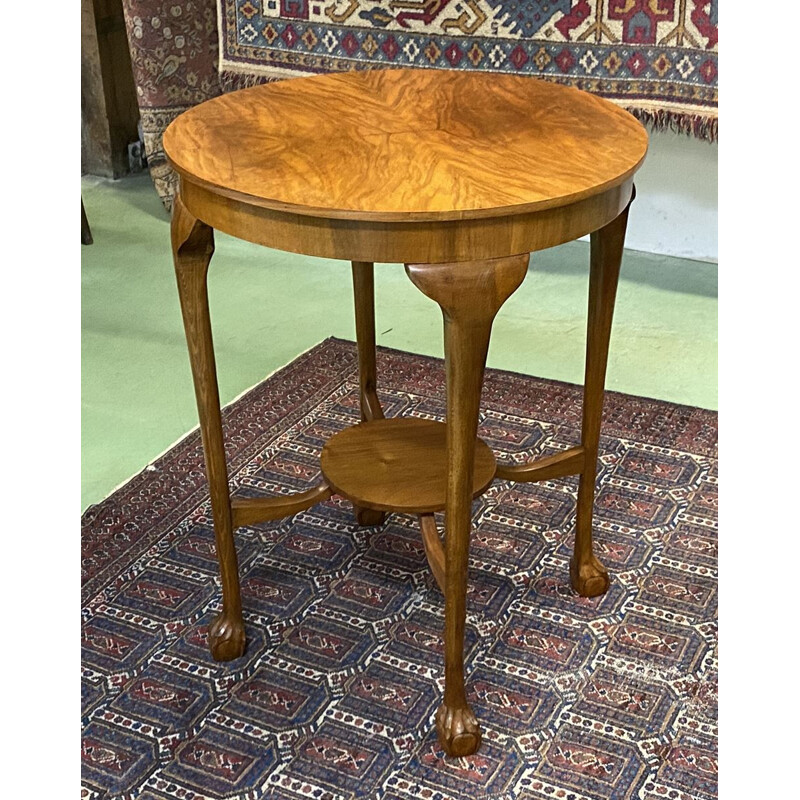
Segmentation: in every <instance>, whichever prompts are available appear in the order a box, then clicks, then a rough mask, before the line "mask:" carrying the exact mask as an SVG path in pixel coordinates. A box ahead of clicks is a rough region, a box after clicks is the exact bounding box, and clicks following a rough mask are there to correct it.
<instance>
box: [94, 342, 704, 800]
mask: <svg viewBox="0 0 800 800" xmlns="http://www.w3.org/2000/svg"><path fill="white" fill-rule="evenodd" d="M378 376H379V395H380V398H381V402H382V404H383V408H384V411H385V412H386V415H387V416H397V415H400V414H403V415H409V416H416V417H420V418H425V419H442V418H443V414H444V372H443V364H442V362H441V361H440V360H437V359H431V358H427V357H423V356H418V355H412V354H407V353H401V352H398V351H391V350H386V349H382V348H381V349H379V352H378ZM183 389H184V390H185V391H191V387H190V385H187V386H185V387H183ZM580 406H581V388H580V387H576V386H572V385H569V384H564V383H557V382H553V381H545V380H541V379H537V378H532V377H528V376H523V375H516V374H512V373H508V372H501V371H497V370H487V372H486V379H485V387H484V393H483V399H482V405H481V419H480V435H481V436H482V437H483V438H485V440H486V441H487V442H488V443H489V444H490V445H491V446H492V448H493V450H494V451H495V453H496V454H497V456H498V461H502V462H506V463H509V462H524V461H525V460H527V459H529V458H531V457H534V456H543V455H547V454H551V453H556V452H559V451H562V450H565V449H567V448H569V447H572V446H575V445H576V444H578V442H579V430H580ZM358 418H359V404H358V375H357V355H356V350H355V345H354V344H353V343H351V342H344V341H340V340H335V339H328V340H326V341H325V342H322V343H321V344H320V345H317V346H316V347H315V348H314V349H312V350H311V351H309V352H307V353H305V354H303V355H302V356H300V357H299V358H298V359H296V360H295V361H294V362H292V363H291V364H290V365H288V366H287V367H285V368H284V369H283V370H281V371H280V372H278V373H276V374H275V375H273V376H271V377H269V378H268V379H266V380H265V381H264V382H263V383H261V384H260V385H259V386H257V387H255V388H254V389H252V390H251V391H250V392H249V393H247V394H246V395H245V396H243V397H242V398H240V399H239V400H237V401H236V402H235V403H233V404H232V405H231V406H229V407H228V408H226V409H225V410H224V414H223V420H224V426H225V436H226V447H227V451H228V462H229V465H230V476H231V484H232V486H233V487H235V488H236V489H237V491H238V492H239V493H241V494H245V495H251V496H256V495H259V494H263V493H289V492H294V491H300V490H303V489H307V488H309V487H311V486H312V485H313V484H314V483H315V482H316V481H317V480H318V479H319V465H318V458H319V451H320V449H321V446H322V443H323V442H324V441H325V439H327V438H328V437H329V436H331V435H332V434H333V433H334V432H336V431H338V430H341V429H342V428H344V427H346V426H348V425H350V424H353V423H355V422H357V421H358ZM716 430H717V428H716V414H715V413H714V412H711V411H704V410H700V409H694V408H688V407H686V406H678V405H674V404H670V403H665V402H661V401H655V400H649V399H644V398H637V397H631V396H626V395H621V394H615V393H612V392H609V393H607V396H606V405H605V414H604V422H603V436H602V438H601V444H600V452H601V458H600V469H599V475H598V494H597V502H596V505H595V520H596V522H595V536H596V548H597V553H598V555H599V557H600V558H601V560H602V561H603V563H604V564H605V565H606V566H607V568H608V570H609V573H610V575H611V586H610V589H609V591H608V592H607V594H605V595H604V596H602V597H598V598H593V599H586V598H581V597H578V596H577V595H576V594H575V593H574V592H573V591H572V590H571V588H570V585H569V571H568V560H569V554H570V551H571V547H572V541H573V529H574V520H575V498H576V491H577V479H576V478H575V477H569V478H563V479H558V480H552V481H545V482H542V483H538V484H510V483H508V482H504V481H495V482H494V483H493V484H492V486H491V487H490V489H489V490H488V491H487V492H486V493H485V494H484V495H483V496H482V497H481V498H480V499H479V500H477V501H476V502H475V503H474V507H473V511H474V516H473V521H474V531H473V536H472V540H471V550H470V574H469V594H468V611H467V630H466V644H465V667H466V673H467V688H468V696H469V700H470V703H471V705H472V708H473V709H474V711H475V713H476V715H477V717H478V719H479V720H480V723H481V726H482V730H483V744H482V746H481V748H480V750H479V751H478V753H476V754H475V755H472V756H468V757H464V758H448V757H445V756H444V754H443V752H442V751H441V749H440V748H439V746H438V744H437V741H436V736H435V732H434V729H433V715H434V712H435V710H436V708H437V706H438V703H439V700H440V697H441V694H442V690H443V668H442V667H443V653H442V626H443V601H442V596H441V593H440V591H439V589H438V587H437V586H436V584H435V582H434V580H433V578H432V576H431V575H430V573H429V569H428V567H427V562H426V559H425V555H424V550H423V545H422V541H421V538H420V533H419V527H418V522H417V520H416V519H415V518H412V517H410V516H405V515H402V514H393V515H390V516H389V517H388V519H387V521H386V523H385V524H384V525H382V526H380V527H377V528H372V529H369V528H358V527H356V525H355V524H354V520H353V517H352V512H351V509H350V508H349V506H348V504H347V503H345V502H344V501H343V500H342V499H341V498H338V497H336V496H334V497H332V498H331V499H330V500H328V501H326V502H325V503H321V504H319V505H317V506H315V507H313V508H311V509H308V510H307V511H304V512H301V513H299V514H297V515H295V516H294V517H292V518H290V519H285V520H280V521H275V522H271V523H264V524H261V525H258V526H254V527H245V528H240V529H238V531H237V533H236V545H237V551H238V555H239V564H240V575H241V584H242V600H243V606H244V620H245V628H246V632H247V649H246V651H245V654H244V655H243V656H242V657H241V658H239V659H237V660H235V661H232V662H228V663H217V662H215V661H213V659H212V658H211V656H210V654H209V652H208V648H207V645H206V632H207V626H208V624H209V621H210V620H211V619H212V618H213V616H214V614H215V613H216V612H217V611H218V610H219V607H220V586H219V578H218V570H217V565H216V558H215V552H214V538H213V530H212V526H211V520H210V509H209V501H208V491H207V486H206V483H205V475H204V469H203V457H202V448H201V445H200V440H199V434H198V433H197V432H196V431H195V432H194V433H192V434H190V435H189V436H187V437H186V438H185V439H183V440H182V441H181V442H179V443H178V444H177V445H175V446H174V447H173V448H172V449H171V450H170V451H169V452H167V453H166V454H165V455H164V456H162V457H161V458H160V459H158V461H156V462H155V463H154V464H153V465H152V466H151V467H148V468H147V469H146V470H145V471H143V472H142V473H141V474H139V475H138V476H136V477H135V478H134V479H132V480H131V481H130V482H129V483H128V484H126V485H125V486H123V487H122V488H121V489H119V490H117V491H116V492H115V493H114V494H113V495H111V496H110V497H109V498H107V499H106V500H104V501H102V502H101V503H100V504H98V505H96V506H92V507H91V508H89V509H88V510H87V511H86V513H85V514H84V517H83V521H82V523H83V538H82V542H83V547H82V572H83V609H82V614H83V621H82V645H83V655H82V674H81V686H82V732H83V737H82V752H81V757H82V795H81V796H82V797H83V798H87V800H88V799H89V798H98V800H99V798H103V799H104V800H105V799H106V798H131V799H132V798H141V800H156V798H158V799H159V800H167V799H172V798H181V800H200V799H201V798H242V800H244V799H245V798H247V799H248V800H255V799H256V798H280V799H281V800H299V799H300V798H318V799H319V800H323V799H324V800H351V798H385V800H412V799H413V800H416V798H426V799H427V800H446V799H447V798H453V799H455V798H458V799H459V800H460V799H461V798H494V800H501V798H502V800H511V798H537V800H538V799H540V798H541V799H542V800H543V799H544V798H561V799H562V800H600V799H602V800H606V799H608V800H611V798H614V800H634V799H635V800H660V799H661V798H678V799H680V800H688V798H692V800H695V799H697V800H705V799H706V798H715V797H716V796H717V711H716V709H717V644H716V642H717V583H716V575H717V573H716V559H717V535H716V527H717V526H716V520H717V466H716V464H717V462H716ZM440 523H441V520H440Z"/></svg>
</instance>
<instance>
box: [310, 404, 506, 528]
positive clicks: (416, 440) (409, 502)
mask: <svg viewBox="0 0 800 800" xmlns="http://www.w3.org/2000/svg"><path fill="white" fill-rule="evenodd" d="M446 437H447V426H446V425H445V424H444V423H442V422H433V421H431V420H425V419H415V418H412V417H404V418H397V419H379V420H373V421H372V422H362V423H361V424H360V425H354V426H353V427H352V428H347V429H345V430H343V431H341V432H340V433H337V434H336V435H335V436H332V437H331V438H330V439H329V440H328V441H327V442H326V443H325V446H324V447H323V448H322V456H321V459H320V465H321V468H322V474H323V476H324V477H325V480H326V481H327V482H328V484H329V485H330V487H331V488H332V489H333V490H334V491H335V492H336V493H337V494H340V495H342V496H343V497H346V498H347V499H348V500H350V501H352V502H353V503H355V504H356V505H358V506H362V507H365V508H374V509H376V510H378V511H400V512H405V513H409V514H423V513H430V512H433V511H441V510H442V509H444V506H445V492H446V487H447V450H446ZM496 470H497V462H496V461H495V458H494V453H492V451H491V449H490V448H489V446H488V445H487V444H486V442H484V441H483V440H481V439H477V441H476V443H475V473H474V477H473V482H472V489H473V497H477V496H478V495H480V494H482V493H483V492H485V491H486V489H487V488H488V487H489V484H490V483H491V482H492V480H493V478H494V475H495V472H496Z"/></svg>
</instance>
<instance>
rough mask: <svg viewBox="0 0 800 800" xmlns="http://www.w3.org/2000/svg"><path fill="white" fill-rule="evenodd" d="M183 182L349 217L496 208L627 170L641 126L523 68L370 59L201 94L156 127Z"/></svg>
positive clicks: (464, 216) (571, 190) (584, 188)
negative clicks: (442, 66) (365, 64)
mask: <svg viewBox="0 0 800 800" xmlns="http://www.w3.org/2000/svg"><path fill="white" fill-rule="evenodd" d="M164 148H165V151H166V153H167V155H168V157H169V160H170V162H171V163H172V165H173V166H174V168H175V169H176V170H177V171H178V173H180V175H181V176H182V178H183V179H184V182H186V181H189V182H191V183H192V184H194V185H197V186H200V187H203V188H204V189H206V190H210V191H211V192H212V193H214V194H217V195H223V196H225V197H228V198H231V199H233V200H236V201H239V202H243V203H245V204H247V205H251V206H259V207H261V208H264V209H271V210H274V211H279V212H280V211H283V212H291V213H292V214H300V215H307V216H312V217H317V218H319V217H322V218H327V219H337V218H338V219H346V220H359V221H365V222H366V221H370V222H376V221H386V222H390V221H399V220H403V221H415V220H416V221H430V222H433V221H444V220H468V219H479V218H490V217H496V216H506V217H507V216H509V215H516V214H524V213H530V212H539V211H543V210H545V209H552V208H557V207H561V206H565V205H569V204H572V203H575V202H577V201H579V200H582V199H583V198H586V197H590V196H592V195H597V194H600V193H603V192H605V191H606V190H608V189H611V188H613V187H615V186H619V185H621V184H623V183H625V182H626V181H628V180H629V179H630V178H631V176H632V175H633V173H634V172H635V171H636V170H637V168H638V167H639V165H640V164H641V163H642V161H643V159H644V157H645V153H646V151H647V134H646V132H645V130H644V128H643V127H642V126H641V125H640V123H639V122H638V121H637V120H635V119H634V118H633V117H632V116H631V115H630V114H628V113H626V112H624V111H623V110H622V109H620V108H618V107H616V106H615V105H613V104H612V103H610V102H608V101H606V100H603V99H601V98H598V97H594V96H592V95H589V94H586V93H584V92H579V91H577V90H575V89H571V88H568V87H565V86H560V85H558V84H554V83H548V82H545V81H539V80H532V79H531V78H527V77H520V76H513V75H499V74H486V73H469V72H456V71H443V70H376V71H368V72H346V73H339V74H332V75H325V76H314V77H312V78H298V79H293V80H287V81H281V82H278V83H270V84H265V85H261V86H256V87H254V88H251V89H246V90H243V91H238V92H234V93H232V94H228V95H223V96H221V97H218V98H215V99H214V100H210V101H208V102H206V103H202V104H201V105H199V106H196V107H194V108H192V109H190V110H189V111H187V112H185V113H184V114H182V115H181V116H180V117H179V118H178V119H177V120H176V121H175V122H173V123H172V125H170V127H169V128H168V129H167V131H166V133H165V135H164Z"/></svg>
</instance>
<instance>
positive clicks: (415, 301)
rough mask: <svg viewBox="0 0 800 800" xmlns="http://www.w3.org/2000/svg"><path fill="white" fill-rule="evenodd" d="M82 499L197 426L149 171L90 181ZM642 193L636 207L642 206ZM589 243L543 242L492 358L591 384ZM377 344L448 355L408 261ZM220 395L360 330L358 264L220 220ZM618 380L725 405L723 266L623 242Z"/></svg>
mask: <svg viewBox="0 0 800 800" xmlns="http://www.w3.org/2000/svg"><path fill="white" fill-rule="evenodd" d="M82 196H83V201H84V205H85V207H86V213H87V215H88V217H89V222H90V225H91V228H92V234H93V236H94V244H93V245H91V246H87V247H83V248H82V256H83V259H82V260H83V269H82V327H83V338H82V398H83V400H82V491H81V508H82V509H85V508H86V507H87V506H88V505H90V504H92V503H96V502H98V501H99V500H101V499H103V498H104V497H105V496H107V495H108V494H109V493H110V492H111V491H112V490H113V489H114V488H115V487H117V486H118V485H119V484H121V483H123V482H124V481H126V480H127V479H128V478H130V477H132V476H133V475H135V474H136V473H137V472H139V471H140V470H141V469H143V468H144V467H145V466H146V465H147V464H148V463H150V462H151V461H152V460H153V459H154V458H155V457H156V456H158V455H159V454H160V453H162V452H163V451H164V450H166V449H167V448H168V447H169V446H170V445H171V444H173V443H174V442H175V441H177V440H178V439H180V438H181V437H182V436H183V435H184V434H185V433H187V432H188V431H189V430H191V429H192V428H193V427H195V426H196V424H197V416H196V415H197V411H196V407H195V403H194V395H193V392H192V382H191V374H190V372H189V363H188V357H187V353H186V342H185V339H184V335H183V328H182V325H181V317H180V310H179V306H178V299H177V292H176V289H175V279H174V275H173V272H172V261H171V255H170V245H169V218H168V216H167V214H166V212H165V211H164V210H163V207H162V205H161V203H160V201H159V199H158V197H157V196H156V193H155V190H154V189H153V186H152V183H151V182H150V179H149V177H148V176H146V175H139V176H135V177H129V178H125V179H123V180H120V181H110V180H104V179H99V178H91V177H86V178H83V179H82ZM635 213H636V205H635V204H634V206H633V208H632V210H631V215H632V216H633V215H635ZM588 258H589V245H588V243H586V242H572V243H570V244H567V245H562V246H561V247H556V248H552V249H551V250H547V251H544V252H541V253H537V254H534V256H533V258H532V259H531V266H530V269H529V273H528V277H527V278H526V280H525V282H524V283H523V285H522V287H521V288H520V289H519V290H518V291H517V292H516V294H514V295H513V296H512V297H511V299H510V300H509V301H508V302H507V303H506V304H505V306H504V307H503V309H502V310H501V311H500V314H499V315H498V317H497V320H496V322H495V326H494V330H493V335H492V343H491V347H490V350H489V359H488V365H489V366H490V367H498V368H501V369H507V370H513V371H516V372H522V373H526V374H529V375H537V376H540V377H544V378H555V379H558V380H563V381H569V382H572V383H581V382H582V381H583V356H584V342H585V332H584V331H585V325H586V293H587V287H588ZM375 272H376V274H375V284H376V290H375V291H376V315H377V329H378V336H377V339H378V344H381V345H386V346H388V347H394V348H398V349H400V350H407V351H411V352H417V353H425V354H428V355H435V356H441V355H442V341H441V338H442V322H441V315H440V312H439V309H438V308H437V307H436V306H435V304H434V303H433V302H432V301H431V300H429V299H427V298H426V297H424V296H423V295H422V294H421V293H420V292H419V291H418V290H417V289H415V288H414V287H413V286H412V285H411V283H410V281H409V280H408V279H407V278H406V276H405V273H404V271H403V269H402V267H401V266H400V265H398V264H380V265H377V266H376V270H375ZM209 292H210V297H211V300H210V303H211V315H212V321H213V325H214V338H215V347H216V354H217V369H218V373H219V383H220V394H221V397H222V402H223V403H228V402H230V401H231V400H232V399H233V398H234V397H236V396H237V395H239V394H241V393H242V392H243V391H244V390H246V389H247V388H249V387H250V386H253V385H254V384H256V383H258V382H259V381H261V380H262V378H264V377H265V376H266V375H268V374H270V373H271V372H273V371H274V370H275V369H277V368H278V367H281V366H283V365H284V364H287V363H288V362H290V361H291V360H292V359H293V358H295V357H296V356H297V355H298V354H299V353H301V352H303V351H304V350H307V349H308V348H310V347H312V346H313V345H315V344H316V343H317V342H319V341H321V340H322V339H324V338H326V337H327V336H338V337H340V338H344V339H354V337H355V334H354V329H353V311H352V295H351V282H350V265H349V263H347V262H344V261H329V260H325V259H317V258H308V257H304V256H298V255H293V254H290V253H283V252H280V251H277V250H269V249H266V248H263V247H258V246H256V245H251V244H249V243H247V242H242V241H238V240H236V239H232V238H230V237H228V236H225V235H224V234H218V235H217V239H216V254H215V256H214V259H213V261H212V264H211V270H210V274H209ZM607 387H608V388H609V389H614V390H616V391H621V392H627V393H629V394H635V395H643V396H646V397H656V398H661V399H664V400H671V401H673V402H677V403H685V404H688V405H694V406H701V407H703V408H716V404H717V267H716V265H715V264H707V263H703V262H697V261H687V260H683V259H677V258H669V257H665V256H654V255H650V254H646V253H637V252H633V251H626V254H625V259H624V261H623V265H622V276H621V280H620V286H619V291H618V298H617V311H616V315H615V319H614V328H613V332H612V339H611V354H610V358H609V367H608V379H607Z"/></svg>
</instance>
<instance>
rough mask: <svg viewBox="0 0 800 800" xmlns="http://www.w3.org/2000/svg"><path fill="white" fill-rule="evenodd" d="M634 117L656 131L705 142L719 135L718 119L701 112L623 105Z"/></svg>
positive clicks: (714, 139) (711, 140) (713, 139)
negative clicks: (692, 137)
mask: <svg viewBox="0 0 800 800" xmlns="http://www.w3.org/2000/svg"><path fill="white" fill-rule="evenodd" d="M625 110H626V111H629V112H630V113H631V114H633V116H634V117H636V119H638V120H639V121H640V122H643V123H644V124H645V125H649V126H650V127H651V128H653V129H654V130H657V131H668V130H669V131H675V132H676V133H685V134H686V135H687V136H694V137H695V138H697V139H702V140H703V141H705V142H716V141H717V137H718V135H719V119H718V118H717V117H716V116H706V115H703V114H685V113H682V112H680V111H672V110H668V109H663V108H659V109H648V108H636V107H633V108H630V107H625Z"/></svg>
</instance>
